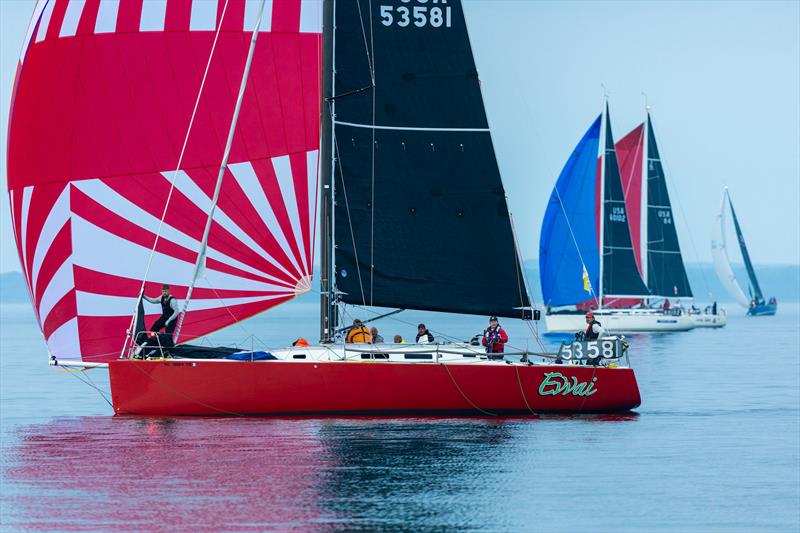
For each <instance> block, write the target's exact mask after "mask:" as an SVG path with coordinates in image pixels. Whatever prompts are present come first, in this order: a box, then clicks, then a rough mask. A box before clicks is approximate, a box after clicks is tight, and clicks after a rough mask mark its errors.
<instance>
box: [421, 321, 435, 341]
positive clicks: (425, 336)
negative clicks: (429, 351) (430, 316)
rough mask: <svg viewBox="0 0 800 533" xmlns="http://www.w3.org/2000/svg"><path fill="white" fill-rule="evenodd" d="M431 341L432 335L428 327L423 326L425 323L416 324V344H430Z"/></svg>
mask: <svg viewBox="0 0 800 533" xmlns="http://www.w3.org/2000/svg"><path fill="white" fill-rule="evenodd" d="M432 342H433V335H432V334H431V332H430V331H428V328H426V327H425V324H420V325H419V326H417V344H430V343H432Z"/></svg>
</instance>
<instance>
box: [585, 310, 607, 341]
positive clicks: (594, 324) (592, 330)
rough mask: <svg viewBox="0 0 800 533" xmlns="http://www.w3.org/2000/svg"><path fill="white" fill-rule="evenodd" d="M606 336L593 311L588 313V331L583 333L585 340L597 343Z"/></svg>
mask: <svg viewBox="0 0 800 533" xmlns="http://www.w3.org/2000/svg"><path fill="white" fill-rule="evenodd" d="M605 334H606V330H604V329H603V325H602V324H600V322H598V321H597V320H595V319H594V313H592V312H591V311H589V312H588V313H586V331H584V332H583V338H584V339H585V340H587V341H596V340H597V339H599V338H600V337H602V336H604V335H605Z"/></svg>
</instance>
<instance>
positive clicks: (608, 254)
mask: <svg viewBox="0 0 800 533" xmlns="http://www.w3.org/2000/svg"><path fill="white" fill-rule="evenodd" d="M605 133H606V141H605V157H604V161H603V162H604V165H605V178H604V179H605V185H604V189H603V204H604V209H603V217H604V223H603V294H604V295H608V296H648V295H649V294H650V291H648V290H647V287H646V286H645V284H644V282H643V281H642V278H641V276H640V275H639V269H638V268H637V267H636V258H635V256H634V252H633V246H632V245H631V230H630V227H629V226H628V210H627V209H626V208H625V195H624V193H623V190H622V179H621V178H620V172H619V163H618V162H617V152H616V150H615V149H614V137H613V135H612V134H611V116H610V115H609V113H608V106H606V132H605Z"/></svg>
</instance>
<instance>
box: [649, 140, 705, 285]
mask: <svg viewBox="0 0 800 533" xmlns="http://www.w3.org/2000/svg"><path fill="white" fill-rule="evenodd" d="M660 145H661V146H660V147H659V154H658V156H659V161H661V164H663V165H664V167H666V169H667V172H669V175H670V176H672V177H673V179H674V177H675V174H673V173H672V169H671V168H669V164H668V163H667V160H666V158H665V157H664V156H663V155H662V152H663V151H664V142H663V140H662V142H661V143H660ZM664 181H665V182H666V183H667V187H668V188H670V189H672V192H674V193H675V198H676V199H677V200H678V209H680V212H681V219H682V220H683V224H684V225H685V226H686V229H687V230H688V231H687V233H688V234H689V243H690V244H691V245H692V252H693V253H694V256H695V259H696V260H697V261H699V260H700V254H698V253H697V246H696V245H695V242H694V236H693V235H692V231H691V226H689V219H688V218H687V217H686V212H685V211H684V209H683V202H682V201H681V196H680V193H679V190H678V188H677V187H675V186H674V185H672V186H670V184H669V180H667V179H666V177H665V179H664ZM700 275H701V277H702V278H703V285H705V289H706V293H707V294H708V297H709V298H711V299H712V300H713V299H714V294H713V293H712V292H711V285H710V284H709V283H708V278H707V277H706V273H705V269H704V268H703V267H702V265H700Z"/></svg>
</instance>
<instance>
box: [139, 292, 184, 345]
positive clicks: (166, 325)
mask: <svg viewBox="0 0 800 533" xmlns="http://www.w3.org/2000/svg"><path fill="white" fill-rule="evenodd" d="M142 298H144V299H145V300H147V301H148V302H150V303H151V304H157V303H160V304H161V316H160V317H158V319H157V320H156V321H155V322H154V323H153V325H152V327H151V328H150V331H152V332H153V333H158V332H159V331H161V329H162V328H163V329H164V332H165V333H168V334H169V335H172V333H173V332H174V331H175V326H176V325H177V324H178V315H179V314H180V311H179V310H178V299H177V298H175V297H174V296H172V295H171V294H170V293H169V285H162V286H161V298H149V297H148V296H146V295H144V294H143V295H142Z"/></svg>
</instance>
